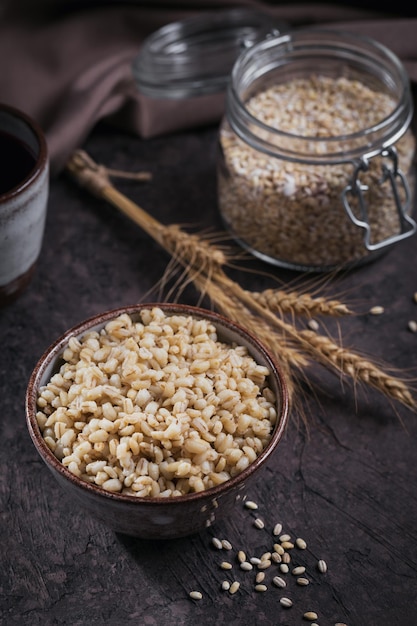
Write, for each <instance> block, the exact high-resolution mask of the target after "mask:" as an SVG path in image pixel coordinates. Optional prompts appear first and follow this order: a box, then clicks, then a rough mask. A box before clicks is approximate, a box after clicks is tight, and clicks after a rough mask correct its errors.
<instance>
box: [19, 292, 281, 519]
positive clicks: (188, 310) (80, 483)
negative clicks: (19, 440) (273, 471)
mask: <svg viewBox="0 0 417 626" xmlns="http://www.w3.org/2000/svg"><path fill="white" fill-rule="evenodd" d="M153 307H159V308H161V309H162V310H164V311H166V312H167V313H173V314H188V315H195V316H196V317H200V318H202V317H204V318H206V319H208V320H209V321H211V322H213V323H214V325H215V326H216V327H223V328H225V329H227V330H232V331H235V332H236V333H237V334H238V335H239V336H241V337H244V338H245V340H246V341H247V342H248V345H250V346H252V347H253V348H255V349H256V351H258V352H260V353H261V354H262V356H263V358H264V359H265V362H266V363H267V364H268V367H269V368H270V371H271V373H270V376H271V377H272V378H274V379H275V381H276V385H277V387H278V388H279V389H278V390H279V393H280V397H279V398H278V399H277V406H278V407H279V409H280V411H279V414H278V415H277V422H276V424H275V426H274V429H273V432H272V435H271V439H270V441H269V442H268V444H267V445H266V446H265V448H264V449H263V450H262V452H261V453H260V454H259V455H258V457H257V458H256V459H255V460H254V461H253V462H252V463H250V464H249V466H248V467H247V468H245V469H244V470H243V471H242V472H240V473H239V474H237V475H236V476H234V477H233V478H230V479H229V480H227V481H226V482H224V483H222V484H220V485H216V486H214V487H211V488H209V489H206V490H204V491H200V492H193V493H188V494H185V495H182V496H176V497H172V498H158V497H150V496H147V497H138V496H133V495H129V494H123V493H113V492H108V491H105V490H104V489H102V488H101V487H99V486H98V485H95V484H93V483H88V482H86V481H84V480H82V479H80V478H78V477H77V476H75V475H74V474H72V473H71V472H70V471H69V470H68V469H67V468H66V467H65V466H64V465H63V464H62V463H61V461H59V459H58V458H57V457H56V456H55V455H54V453H53V452H52V451H51V450H50V449H49V448H48V446H47V445H46V443H45V441H44V439H43V436H42V433H41V431H40V428H39V426H38V423H37V420H36V412H37V406H36V399H37V391H38V389H39V384H40V381H41V379H42V377H43V376H44V374H45V372H46V370H47V369H48V367H50V366H51V365H52V363H54V362H55V361H56V360H57V359H58V358H59V355H60V354H61V353H62V349H63V348H64V346H65V345H66V344H67V343H68V341H69V339H70V338H71V337H73V336H80V335H82V334H83V333H85V332H87V331H89V330H90V329H91V328H93V327H95V326H101V327H102V326H104V324H105V323H107V322H108V321H110V320H112V319H114V318H115V317H117V316H118V315H120V314H122V313H127V314H128V315H130V314H135V313H140V311H141V310H144V309H149V308H153ZM25 413H26V424H27V428H28V431H29V434H30V437H31V439H32V442H33V444H34V445H35V448H36V450H37V452H38V454H39V455H40V457H41V458H42V460H43V461H44V463H46V465H47V466H49V469H51V470H54V471H55V472H57V473H58V474H59V477H60V478H62V479H64V481H66V482H69V483H71V484H72V486H73V487H76V488H79V489H81V491H82V492H86V493H88V494H89V495H90V496H92V497H96V498H99V499H100V500H103V499H104V500H108V501H112V502H118V503H125V504H131V505H132V504H135V503H136V504H141V505H144V506H148V507H149V506H158V507H161V506H164V505H167V504H169V506H172V505H173V506H178V505H180V504H184V503H187V502H188V503H190V502H193V501H197V502H198V501H203V500H206V499H215V498H216V497H217V496H221V495H222V493H226V492H228V491H229V489H233V487H237V486H239V485H240V484H242V486H243V485H244V484H245V482H246V480H247V479H248V478H249V477H250V476H251V475H252V474H253V473H254V472H255V471H257V470H258V469H259V468H260V467H262V466H263V465H264V464H265V463H266V461H267V459H268V458H269V457H270V456H271V454H272V453H273V452H274V451H275V449H276V447H277V445H278V443H279V442H280V440H281V439H282V436H283V434H284V431H285V429H286V426H287V423H288V417H289V391H288V386H287V383H286V379H285V376H284V373H283V370H282V368H281V366H280V365H279V363H278V362H277V360H276V357H275V356H274V355H273V354H272V353H271V351H270V350H269V348H267V347H266V346H265V345H264V344H263V343H262V342H261V341H260V340H259V339H258V338H257V337H256V336H255V335H254V334H253V333H252V332H251V331H249V330H247V329H246V328H244V327H243V326H241V325H239V324H237V323H236V322H233V321H231V320H229V319H228V318H226V317H224V316H223V315H221V314H219V313H217V312H215V311H211V310H208V309H204V308H201V307H197V306H193V305H184V304H171V303H160V302H159V303H158V302H153V303H142V304H136V305H128V306H123V307H118V308H116V309H111V310H108V311H105V312H103V313H98V314H96V315H93V316H91V317H89V318H87V319H85V320H84V321H82V322H80V323H78V324H76V325H75V326H72V327H71V328H69V329H68V330H67V331H66V332H64V333H63V334H62V335H61V336H60V337H58V338H57V339H56V340H55V341H54V342H53V343H52V344H50V346H49V347H48V348H47V349H46V350H45V351H44V353H43V355H42V356H41V357H40V359H39V360H38V361H37V363H36V365H35V367H34V369H33V371H32V373H31V376H30V378H29V382H28V386H27V389H26V397H25Z"/></svg>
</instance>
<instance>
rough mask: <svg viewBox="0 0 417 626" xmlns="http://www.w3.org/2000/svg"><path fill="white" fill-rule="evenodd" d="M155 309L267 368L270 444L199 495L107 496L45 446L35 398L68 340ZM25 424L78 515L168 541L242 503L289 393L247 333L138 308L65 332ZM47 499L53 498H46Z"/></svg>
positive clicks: (30, 398)
mask: <svg viewBox="0 0 417 626" xmlns="http://www.w3.org/2000/svg"><path fill="white" fill-rule="evenodd" d="M153 306H157V307H159V308H161V309H162V310H163V311H164V312H165V314H166V315H186V316H192V317H194V318H197V319H202V318H203V319H207V320H209V321H210V322H212V323H213V324H214V326H215V327H216V331H217V335H218V340H219V341H223V342H225V343H227V344H232V343H233V342H234V343H236V344H238V345H243V346H246V347H247V349H248V352H249V354H250V355H251V356H252V357H253V358H254V359H255V360H256V362H257V363H258V364H261V365H264V366H266V367H268V369H269V371H270V376H269V379H268V384H269V386H270V388H271V389H272V390H273V391H274V393H275V397H276V406H275V408H276V414H277V419H276V423H275V426H274V430H273V433H272V436H271V439H270V441H269V443H268V444H267V445H266V447H265V448H264V449H263V451H262V452H261V453H260V454H259V456H258V457H257V458H256V460H254V461H253V462H252V463H251V464H250V465H249V466H248V467H247V468H246V469H244V470H243V471H242V472H241V473H240V474H238V475H237V476H235V477H233V478H231V479H229V480H227V481H226V482H224V483H222V484H220V485H218V486H216V487H212V488H210V489H207V490H206V491H200V492H198V493H189V494H186V495H182V496H178V497H171V498H162V497H160V498H155V497H136V496H133V495H126V494H122V493H109V492H107V491H105V490H104V489H103V488H101V487H99V486H97V485H95V484H93V483H88V482H86V481H83V480H81V479H79V478H77V477H76V476H75V475H74V474H72V473H71V472H70V471H69V470H68V469H67V468H66V467H65V466H64V465H63V464H62V463H61V462H60V461H59V460H58V459H57V458H56V456H55V455H54V454H53V453H52V452H51V450H50V449H49V448H48V446H47V445H46V443H45V440H44V438H43V435H42V433H41V431H40V428H39V426H38V422H37V419H36V413H37V410H38V409H37V397H38V393H39V389H40V387H42V385H45V384H46V383H47V382H48V381H49V380H50V378H51V376H52V375H53V374H54V373H55V372H56V371H57V370H58V368H59V365H60V364H61V363H62V360H61V359H60V357H61V355H62V353H63V350H64V348H65V347H66V346H67V344H68V341H69V339H70V338H71V337H77V338H80V337H82V336H83V335H84V334H85V333H86V332H87V331H90V330H96V331H97V330H98V331H99V330H101V329H102V328H103V327H104V326H105V325H106V324H107V322H109V321H110V320H112V319H114V318H115V317H117V316H118V315H120V314H122V313H127V314H128V315H130V316H131V317H132V319H133V321H137V320H138V318H139V315H140V311H141V310H142V309H145V308H151V307H153ZM26 420H27V426H28V429H29V433H30V436H31V438H32V441H33V443H34V445H35V448H36V450H37V451H38V453H39V455H40V456H41V458H42V460H43V461H44V462H45V464H46V466H47V467H48V469H49V470H50V471H51V472H52V474H53V476H54V477H55V479H56V480H57V481H58V483H59V484H60V485H61V487H62V488H63V490H64V492H65V493H66V496H67V498H68V499H69V500H70V501H72V502H73V506H75V507H77V509H78V510H80V511H86V512H87V513H88V514H90V515H91V516H93V517H95V518H96V519H98V520H99V521H100V522H102V523H104V524H106V525H107V526H108V527H110V528H111V529H113V530H114V531H116V532H120V533H123V534H127V535H131V536H136V537H140V538H143V539H170V538H175V537H182V536H186V535H190V534H193V533H196V532H198V531H202V530H204V529H205V528H208V527H209V526H212V525H213V524H214V523H216V522H217V521H218V520H220V519H222V518H224V517H225V516H232V515H233V511H234V509H235V507H236V504H237V503H239V502H240V503H242V501H243V499H244V496H245V492H246V490H247V488H248V486H249V485H252V484H253V483H254V482H255V481H258V480H259V479H260V477H261V475H262V473H263V470H264V469H265V467H266V466H267V465H268V463H269V462H270V461H271V459H272V458H273V457H274V454H275V452H276V450H277V447H278V444H279V442H280V441H281V438H282V436H283V433H284V430H285V427H286V424H287V420H288V390H287V385H286V382H285V379H284V376H283V374H282V372H281V369H280V367H279V365H278V364H277V362H276V360H275V359H274V357H273V356H272V355H271V354H270V352H269V351H268V349H267V348H266V347H265V346H263V345H262V344H261V343H260V342H259V341H258V339H257V338H256V337H255V336H254V335H252V334H251V333H250V332H248V331H247V330H245V329H243V328H242V327H240V326H238V325H237V324H235V323H232V322H231V321H229V320H228V319H226V318H224V317H223V316H220V315H218V314H216V313H214V312H212V311H208V310H205V309H201V308H198V307H192V306H186V305H176V304H161V303H158V304H156V305H153V304H142V305H135V306H130V307H125V308H121V309H116V310H113V311H108V312H105V313H102V314H100V315H96V316H95V317H92V318H90V319H88V320H86V321H84V322H82V323H81V324H79V325H77V326H75V327H74V328H72V329H70V330H68V331H67V332H66V333H65V334H64V335H62V336H61V337H60V338H59V339H57V340H56V341H55V343H53V344H52V345H51V346H50V347H49V348H48V349H47V350H46V352H45V353H44V354H43V356H42V357H41V358H40V360H39V361H38V363H37V365H36V366H35V368H34V370H33V373H32V375H31V377H30V381H29V384H28V388H27V394H26ZM51 497H52V496H51Z"/></svg>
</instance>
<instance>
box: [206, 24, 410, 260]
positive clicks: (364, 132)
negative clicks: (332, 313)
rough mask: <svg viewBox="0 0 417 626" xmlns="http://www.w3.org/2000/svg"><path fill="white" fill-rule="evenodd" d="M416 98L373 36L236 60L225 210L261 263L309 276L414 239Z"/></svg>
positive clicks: (285, 40)
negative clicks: (412, 123) (414, 131)
mask: <svg viewBox="0 0 417 626" xmlns="http://www.w3.org/2000/svg"><path fill="white" fill-rule="evenodd" d="M412 114H413V104H412V95H411V91H410V84H409V79H408V76H407V73H406V71H405V69H404V67H403V65H402V63H401V62H400V60H399V59H398V58H397V57H396V56H395V55H394V54H393V53H392V52H391V51H390V50H388V49H387V48H386V47H384V46H382V45H381V44H379V43H378V42H376V41H373V40H371V39H368V38H364V37H359V36H356V35H353V34H351V33H346V32H335V31H331V30H319V29H300V30H299V31H295V32H294V33H289V34H283V35H276V36H271V37H268V38H266V39H264V40H263V41H261V42H259V43H257V44H255V45H253V46H252V47H250V48H248V49H247V50H245V51H244V52H243V53H242V54H241V55H240V57H239V58H238V60H237V61H236V63H235V65H234V68H233V71H232V75H231V79H230V82H229V87H228V92H227V96H226V114H225V117H224V119H223V121H222V124H221V128H220V141H219V147H220V158H219V164H218V199H219V210H220V213H221V215H222V218H223V220H224V223H225V225H226V227H227V228H228V229H229V231H230V232H231V234H232V235H233V237H234V238H235V239H236V240H237V241H238V242H239V243H240V244H241V245H242V246H243V247H244V248H246V249H247V250H249V251H250V252H252V253H253V254H254V255H255V256H257V257H259V258H261V259H263V260H265V261H268V262H270V263H272V264H275V265H278V266H282V267H287V268H290V269H296V270H302V271H330V270H331V271H333V270H337V269H341V268H344V269H345V268H347V267H351V266H354V265H356V264H359V263H363V262H364V261H366V260H370V259H372V258H374V257H376V256H377V255H378V254H380V253H381V252H383V251H384V250H387V249H388V248H390V247H391V246H392V245H394V244H396V243H397V242H399V241H401V240H402V239H404V238H406V237H409V236H410V235H412V234H413V233H414V232H415V231H416V223H415V221H414V219H413V217H412V207H413V194H414V180H413V179H414V172H413V168H415V160H414V157H415V138H414V135H413V132H412V130H411V120H412Z"/></svg>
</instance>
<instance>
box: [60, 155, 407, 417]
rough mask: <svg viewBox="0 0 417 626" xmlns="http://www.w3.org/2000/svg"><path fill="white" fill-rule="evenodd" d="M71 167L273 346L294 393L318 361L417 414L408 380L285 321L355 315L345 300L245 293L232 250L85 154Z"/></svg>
mask: <svg viewBox="0 0 417 626" xmlns="http://www.w3.org/2000/svg"><path fill="white" fill-rule="evenodd" d="M67 169H68V171H69V172H70V173H71V174H72V175H73V177H74V178H75V179H76V180H77V182H78V183H80V184H81V185H83V186H85V187H86V188H87V189H88V190H89V191H90V192H92V193H94V194H95V195H97V196H98V197H100V198H103V199H105V200H107V201H108V202H109V203H110V204H112V205H113V206H115V207H117V208H118V209H119V210H120V211H122V212H123V213H124V214H125V215H127V216H128V217H129V218H130V219H132V220H133V221H134V222H135V223H136V224H138V225H139V226H140V227H141V228H142V229H143V230H144V231H145V232H146V233H147V234H148V235H149V236H151V237H152V238H153V239H154V240H155V241H156V242H157V243H158V244H159V245H160V246H161V247H163V248H164V249H165V250H166V251H167V252H168V254H169V255H170V256H171V259H172V260H173V261H175V262H177V263H178V264H180V265H182V267H183V268H184V269H183V273H182V276H181V282H182V284H186V283H187V282H193V283H194V285H195V286H196V287H197V289H199V291H200V292H201V293H202V294H203V295H207V296H208V297H209V298H210V299H211V301H212V303H213V304H214V306H216V307H217V309H218V310H219V312H221V313H223V314H225V315H226V316H228V317H229V318H230V319H232V320H234V321H236V322H238V323H240V324H242V325H243V326H245V327H246V328H247V329H248V330H250V331H251V332H252V333H254V334H255V335H257V336H258V337H259V339H261V341H263V342H264V343H265V344H266V345H267V346H269V347H270V349H271V350H272V351H273V352H274V353H275V355H276V357H277V359H278V360H279V362H280V363H281V364H282V367H283V369H284V371H285V373H286V375H287V380H288V383H289V389H290V391H291V389H294V387H295V381H296V380H297V377H298V376H299V375H300V374H303V373H304V371H305V369H307V368H308V367H309V366H310V365H312V363H314V362H316V363H320V364H321V365H324V366H325V367H327V368H329V369H330V370H332V371H334V372H335V373H338V374H339V375H340V374H342V375H345V376H347V377H349V378H350V379H351V380H352V381H353V382H354V383H357V382H360V383H364V384H367V385H370V386H372V387H373V388H375V389H377V390H378V391H380V392H381V393H383V394H384V395H385V396H386V397H388V398H389V399H391V400H396V401H398V402H400V403H401V404H403V405H405V406H407V407H408V408H410V409H412V410H417V401H416V400H415V399H414V397H413V395H412V393H411V390H410V389H409V387H408V386H407V384H406V382H405V381H403V380H401V379H399V378H397V377H394V376H390V375H389V374H388V373H386V372H384V371H383V370H381V369H380V368H379V367H378V366H377V365H376V364H374V363H373V362H371V361H370V360H369V359H366V358H364V357H362V356H361V355H359V354H357V353H356V352H354V351H351V350H347V349H346V348H343V347H342V346H340V345H338V344H337V343H335V342H334V341H333V340H332V339H331V338H330V337H326V336H323V335H319V334H317V333H315V332H313V331H309V330H299V329H298V328H297V327H296V325H295V324H294V323H292V324H289V323H288V322H287V321H285V319H283V317H284V314H285V313H288V312H290V313H291V314H292V315H293V316H294V315H309V316H311V315H313V314H314V315H318V314H320V315H331V316H334V317H339V316H343V315H349V314H351V311H350V309H349V308H348V307H347V306H346V305H344V304H343V303H342V302H339V301H338V300H329V299H326V298H323V297H317V298H313V297H312V296H310V295H309V294H300V293H298V292H286V291H284V290H265V291H263V292H251V291H247V290H244V289H243V288H242V287H241V286H240V285H239V284H238V283H237V282H235V281H233V280H232V279H231V278H229V276H228V275H227V274H226V273H225V271H224V267H225V266H226V265H227V263H228V261H229V253H228V251H227V250H222V249H220V248H219V247H216V246H214V245H212V244H211V243H210V241H207V240H204V239H203V238H202V237H201V236H196V235H192V234H189V233H187V232H185V231H183V230H182V229H181V228H180V227H179V226H178V225H175V224H173V225H168V226H165V225H163V224H161V223H160V222H158V221H157V220H156V219H154V218H153V217H152V216H150V215H149V214H148V213H147V212H146V211H144V210H143V209H142V208H141V207H139V206H138V205H137V204H135V203H134V202H132V201H131V200H129V199H128V198H127V197H126V196H125V195H123V194H122V193H120V192H119V191H118V190H117V189H116V188H115V187H114V186H113V185H112V183H111V182H110V179H109V175H108V170H106V168H104V167H103V166H99V165H97V164H96V163H95V162H94V161H92V159H91V158H90V157H89V156H88V155H87V154H86V153H85V152H83V151H80V150H78V151H76V152H75V153H74V154H73V156H72V157H71V158H70V160H69V162H68V164H67ZM277 313H278V315H277ZM292 395H293V397H294V396H295V394H294V393H293V394H292Z"/></svg>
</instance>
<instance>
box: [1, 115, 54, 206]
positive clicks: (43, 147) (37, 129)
mask: <svg viewBox="0 0 417 626" xmlns="http://www.w3.org/2000/svg"><path fill="white" fill-rule="evenodd" d="M0 111H2V112H5V113H7V114H9V115H10V116H11V117H15V118H19V119H20V120H22V121H23V122H24V123H25V124H26V125H27V127H28V128H29V129H30V130H31V131H32V133H33V134H34V135H35V137H36V140H37V141H38V143H39V153H38V154H37V156H36V162H35V165H34V166H33V167H32V169H31V170H30V172H29V173H28V174H27V175H26V176H25V177H24V178H23V179H22V180H21V181H20V182H19V183H18V184H17V185H16V186H15V187H12V188H11V189H8V190H7V191H6V192H5V193H2V194H0V201H2V202H4V201H5V200H10V199H12V198H14V197H15V196H17V195H19V194H21V193H22V191H24V190H25V189H27V188H28V187H29V186H31V185H32V184H33V182H34V181H35V180H36V179H37V178H39V177H40V175H41V174H42V172H44V171H45V169H46V168H47V166H48V145H47V141H46V137H45V134H44V132H43V130H42V128H41V126H40V124H39V123H38V122H37V121H36V120H35V119H34V118H33V117H31V116H30V115H28V114H27V113H25V112H24V111H22V110H21V109H18V108H17V107H14V106H11V105H9V104H3V103H0Z"/></svg>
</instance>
